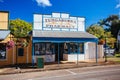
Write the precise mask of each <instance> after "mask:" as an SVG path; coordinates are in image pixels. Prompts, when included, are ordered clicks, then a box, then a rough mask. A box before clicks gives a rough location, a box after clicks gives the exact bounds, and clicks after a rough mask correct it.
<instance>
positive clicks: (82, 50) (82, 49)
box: [80, 43, 84, 54]
mask: <svg viewBox="0 0 120 80" xmlns="http://www.w3.org/2000/svg"><path fill="white" fill-rule="evenodd" d="M80 53H81V54H83V53H84V43H80Z"/></svg>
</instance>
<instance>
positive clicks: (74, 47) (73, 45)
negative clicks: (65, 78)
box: [70, 43, 78, 53]
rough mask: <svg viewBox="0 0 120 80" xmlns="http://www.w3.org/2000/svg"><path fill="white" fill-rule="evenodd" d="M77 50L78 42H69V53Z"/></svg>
mask: <svg viewBox="0 0 120 80" xmlns="http://www.w3.org/2000/svg"><path fill="white" fill-rule="evenodd" d="M77 52H78V43H70V53H77Z"/></svg>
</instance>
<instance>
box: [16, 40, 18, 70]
mask: <svg viewBox="0 0 120 80" xmlns="http://www.w3.org/2000/svg"><path fill="white" fill-rule="evenodd" d="M17 59H18V50H17V41H16V69H17V68H18V60H17Z"/></svg>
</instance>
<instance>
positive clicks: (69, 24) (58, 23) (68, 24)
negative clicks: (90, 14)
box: [44, 18, 77, 29]
mask: <svg viewBox="0 0 120 80" xmlns="http://www.w3.org/2000/svg"><path fill="white" fill-rule="evenodd" d="M44 27H48V28H73V29H74V28H77V20H74V19H64V18H44Z"/></svg>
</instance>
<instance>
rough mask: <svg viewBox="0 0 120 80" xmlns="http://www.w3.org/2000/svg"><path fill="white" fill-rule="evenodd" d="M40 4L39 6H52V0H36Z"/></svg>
mask: <svg viewBox="0 0 120 80" xmlns="http://www.w3.org/2000/svg"><path fill="white" fill-rule="evenodd" d="M35 1H36V2H37V4H38V6H42V7H46V6H52V4H51V3H50V0H35Z"/></svg>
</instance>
